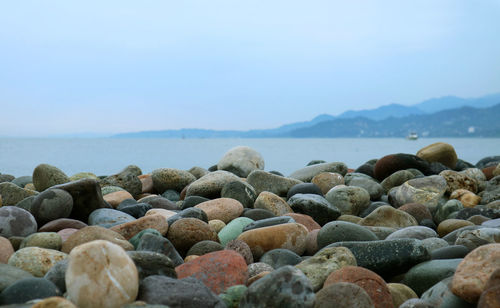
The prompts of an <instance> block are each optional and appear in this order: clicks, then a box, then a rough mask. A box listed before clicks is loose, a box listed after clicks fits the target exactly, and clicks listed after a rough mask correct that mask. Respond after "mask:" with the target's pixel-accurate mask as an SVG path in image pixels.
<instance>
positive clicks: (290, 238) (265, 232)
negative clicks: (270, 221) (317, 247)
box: [237, 223, 308, 260]
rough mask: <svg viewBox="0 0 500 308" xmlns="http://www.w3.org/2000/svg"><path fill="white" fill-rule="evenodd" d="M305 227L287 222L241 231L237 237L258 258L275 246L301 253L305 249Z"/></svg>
mask: <svg viewBox="0 0 500 308" xmlns="http://www.w3.org/2000/svg"><path fill="white" fill-rule="evenodd" d="M307 233H308V231H307V229H306V227H304V226H303V225H301V224H298V223H287V224H281V225H275V226H270V227H263V228H258V229H253V230H249V231H246V232H243V233H242V234H240V235H239V236H238V238H237V239H239V240H242V241H244V242H245V243H247V244H248V246H249V247H250V249H251V250H252V254H253V257H254V259H256V260H258V259H259V258H260V257H261V256H262V255H263V254H264V253H265V252H267V251H269V250H273V249H276V248H284V249H289V250H291V251H293V252H295V253H296V254H298V255H302V253H304V251H305V249H306V237H307Z"/></svg>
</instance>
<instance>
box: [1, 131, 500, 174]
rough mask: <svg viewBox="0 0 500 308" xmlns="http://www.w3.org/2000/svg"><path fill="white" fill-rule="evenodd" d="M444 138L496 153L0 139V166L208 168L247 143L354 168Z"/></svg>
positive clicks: (269, 163)
mask: <svg viewBox="0 0 500 308" xmlns="http://www.w3.org/2000/svg"><path fill="white" fill-rule="evenodd" d="M438 141H442V142H447V143H449V144H451V145H453V146H454V147H455V150H456V152H457V154H458V156H459V157H460V158H462V159H464V160H466V161H469V162H471V163H476V162H477V161H478V160H479V159H481V158H483V157H485V156H490V155H500V139H467V138H448V139H447V138H440V139H419V140H416V141H409V140H405V139H347V138H346V139H340V138H339V139H110V138H101V139H15V138H14V139H0V172H1V173H8V174H12V175H14V176H21V175H31V174H32V172H33V169H34V168H35V167H36V166H37V165H38V164H40V163H48V164H51V165H54V166H57V167H58V168H60V169H62V170H63V171H64V172H65V173H66V174H68V175H73V174H75V173H77V172H81V171H87V172H93V173H95V174H97V175H107V174H113V173H117V172H119V171H120V170H121V169H123V168H124V167H125V166H127V165H130V164H134V165H137V166H139V167H140V168H141V169H142V171H143V172H144V173H148V172H150V171H152V170H154V169H156V168H178V169H189V168H191V167H193V166H200V167H204V168H208V167H210V166H211V165H214V164H216V163H217V162H218V161H219V159H220V158H221V157H222V156H223V155H224V153H225V152H226V151H227V150H229V149H231V148H232V147H235V146H238V145H247V146H250V147H252V148H254V149H255V150H257V151H259V152H260V153H261V154H262V156H263V157H264V160H265V164H266V166H265V170H268V171H270V170H277V171H280V172H282V173H283V174H285V175H289V174H290V173H292V172H293V171H295V170H297V169H299V168H301V167H303V166H305V165H306V164H307V163H308V162H309V161H311V160H313V159H322V160H326V161H328V162H332V161H342V162H344V163H346V164H347V165H348V166H349V167H350V168H356V167H358V166H359V165H361V164H362V163H364V162H365V161H367V160H369V159H372V158H380V157H382V156H384V155H387V154H392V153H412V154H415V153H416V152H417V151H418V150H419V149H421V148H422V147H424V146H427V145H429V144H432V143H434V142H438Z"/></svg>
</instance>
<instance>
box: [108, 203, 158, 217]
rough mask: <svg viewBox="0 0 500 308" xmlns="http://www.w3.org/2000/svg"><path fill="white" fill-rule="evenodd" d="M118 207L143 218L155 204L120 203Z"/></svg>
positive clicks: (124, 211)
mask: <svg viewBox="0 0 500 308" xmlns="http://www.w3.org/2000/svg"><path fill="white" fill-rule="evenodd" d="M116 209H117V210H119V211H121V212H123V213H125V214H128V215H130V216H132V217H134V218H141V217H143V216H145V215H146V213H147V212H148V211H149V210H151V209H153V206H152V205H151V204H148V203H136V204H129V205H122V204H120V205H118V207H117V208H116ZM156 210H163V209H156ZM165 211H167V210H165Z"/></svg>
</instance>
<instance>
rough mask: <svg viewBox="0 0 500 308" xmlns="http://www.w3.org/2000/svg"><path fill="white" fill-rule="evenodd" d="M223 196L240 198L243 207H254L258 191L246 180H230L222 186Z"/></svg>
mask: <svg viewBox="0 0 500 308" xmlns="http://www.w3.org/2000/svg"><path fill="white" fill-rule="evenodd" d="M220 196H221V198H232V199H235V200H238V201H239V202H240V203H241V204H242V205H243V207H245V208H252V207H253V206H254V202H255V199H256V198H257V193H256V192H255V189H254V188H253V187H252V186H251V185H250V184H248V183H246V182H241V181H235V182H230V183H227V184H226V185H224V187H222V190H221V192H220Z"/></svg>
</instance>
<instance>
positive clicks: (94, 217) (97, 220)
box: [89, 209, 135, 228]
mask: <svg viewBox="0 0 500 308" xmlns="http://www.w3.org/2000/svg"><path fill="white" fill-rule="evenodd" d="M134 220H135V218H134V217H133V216H130V215H128V214H126V213H124V212H122V211H118V210H114V209H97V210H95V211H93V212H92V213H90V215H89V224H90V225H91V226H99V227H103V228H111V227H113V226H116V225H120V224H123V223H127V222H131V221H134Z"/></svg>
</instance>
